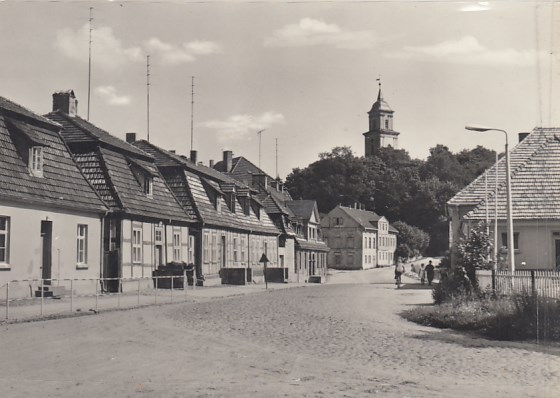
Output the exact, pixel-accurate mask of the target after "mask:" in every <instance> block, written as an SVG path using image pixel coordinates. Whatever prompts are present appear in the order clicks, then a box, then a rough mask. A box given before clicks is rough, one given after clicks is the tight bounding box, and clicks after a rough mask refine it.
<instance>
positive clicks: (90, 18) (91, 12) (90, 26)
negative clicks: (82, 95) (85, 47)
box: [87, 7, 93, 121]
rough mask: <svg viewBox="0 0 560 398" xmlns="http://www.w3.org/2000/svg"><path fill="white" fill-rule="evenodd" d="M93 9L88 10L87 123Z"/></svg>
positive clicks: (89, 95)
mask: <svg viewBox="0 0 560 398" xmlns="http://www.w3.org/2000/svg"><path fill="white" fill-rule="evenodd" d="M92 22H93V7H90V8H89V58H88V91H87V120H88V121H89V102H90V99H91V43H92V40H91V32H92V31H93V28H92V24H91V23H92Z"/></svg>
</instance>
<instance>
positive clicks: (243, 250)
mask: <svg viewBox="0 0 560 398" xmlns="http://www.w3.org/2000/svg"><path fill="white" fill-rule="evenodd" d="M246 249H247V239H246V238H245V237H244V236H243V237H241V261H243V262H244V261H245V253H246Z"/></svg>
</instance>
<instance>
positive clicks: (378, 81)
mask: <svg viewBox="0 0 560 398" xmlns="http://www.w3.org/2000/svg"><path fill="white" fill-rule="evenodd" d="M376 81H377V84H378V85H379V93H378V94H377V100H378V101H379V100H382V99H383V94H382V93H381V75H379V77H378V78H377V79H376Z"/></svg>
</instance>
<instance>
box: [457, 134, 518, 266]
mask: <svg viewBox="0 0 560 398" xmlns="http://www.w3.org/2000/svg"><path fill="white" fill-rule="evenodd" d="M465 128H466V129H467V130H470V131H478V132H486V131H501V132H502V133H504V135H505V137H506V148H505V150H506V195H507V239H508V245H507V249H508V268H509V271H510V272H511V274H512V275H513V274H514V273H515V257H514V247H513V215H512V205H511V172H510V164H509V146H508V135H507V132H506V131H505V130H502V129H497V128H493V127H485V126H465ZM497 172H498V168H497V164H496V173H497ZM486 205H487V206H488V204H486ZM494 240H495V241H496V242H497V240H498V237H497V236H495V237H494ZM496 242H494V244H496Z"/></svg>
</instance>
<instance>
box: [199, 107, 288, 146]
mask: <svg viewBox="0 0 560 398" xmlns="http://www.w3.org/2000/svg"><path fill="white" fill-rule="evenodd" d="M284 122H285V119H284V115H282V114H281V113H276V112H265V113H263V114H262V115H260V116H251V115H233V116H230V117H229V118H228V119H227V120H209V121H207V122H204V123H201V124H202V126H204V127H207V128H209V129H213V130H216V131H217V134H218V140H219V141H220V142H222V143H225V142H231V141H242V140H246V139H250V138H251V136H252V135H253V134H255V133H257V131H259V130H263V129H267V128H270V127H272V126H273V125H275V124H282V123H284Z"/></svg>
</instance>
